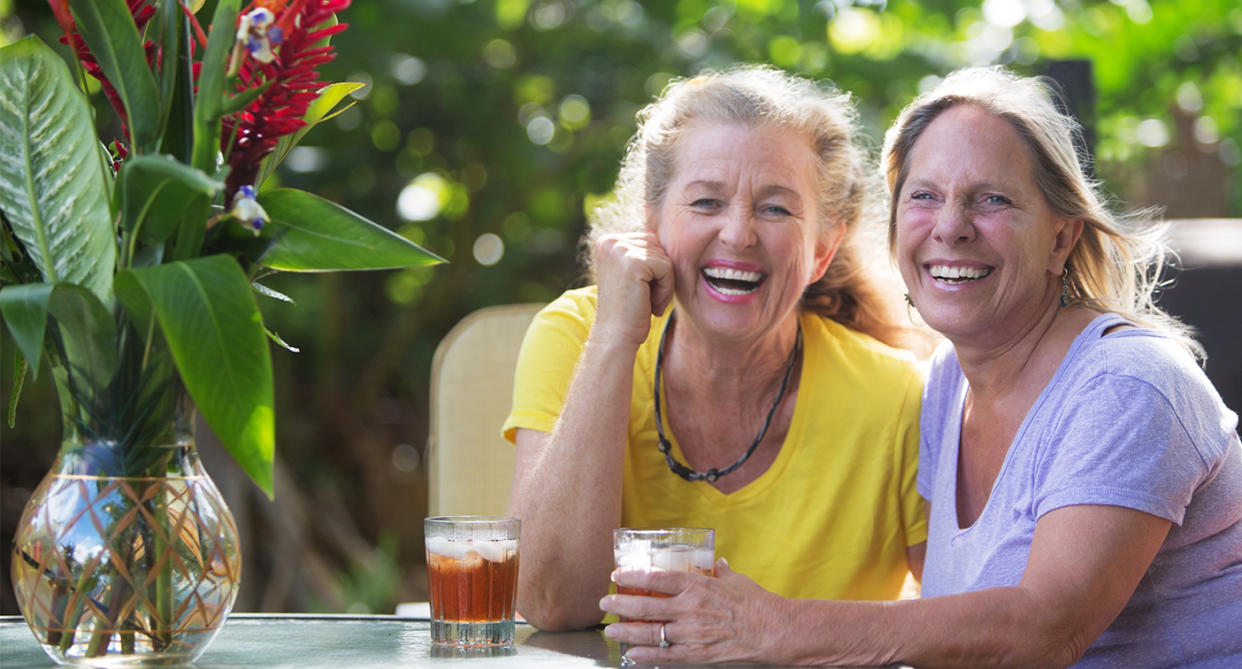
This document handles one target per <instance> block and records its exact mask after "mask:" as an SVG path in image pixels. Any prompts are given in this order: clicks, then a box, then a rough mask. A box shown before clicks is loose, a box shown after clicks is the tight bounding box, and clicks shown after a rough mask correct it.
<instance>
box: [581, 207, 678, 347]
mask: <svg viewBox="0 0 1242 669" xmlns="http://www.w3.org/2000/svg"><path fill="white" fill-rule="evenodd" d="M595 280H596V283H597V284H598V288H599V306H598V313H597V314H596V317H595V325H594V327H593V328H592V330H591V337H592V339H594V338H595V337H597V336H599V337H604V338H605V341H607V340H611V341H612V342H613V343H624V344H628V345H633V346H634V347H635V348H637V347H638V346H640V345H642V343H643V341H645V340H646V339H647V335H648V333H650V331H651V317H652V316H653V315H656V316H658V315H660V314H662V313H664V310H665V309H666V308H667V307H668V305H669V303H670V302H672V301H673V264H672V262H670V261H669V258H668V255H667V254H666V253H665V252H664V247H662V246H660V241H659V239H657V238H656V236H655V234H654V233H650V232H629V233H623V234H612V235H604V236H603V237H601V238H600V240H599V242H598V243H597V244H596V246H595Z"/></svg>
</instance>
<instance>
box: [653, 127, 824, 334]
mask: <svg viewBox="0 0 1242 669" xmlns="http://www.w3.org/2000/svg"><path fill="white" fill-rule="evenodd" d="M816 165H817V161H816V157H815V154H814V153H813V152H812V150H811V147H810V143H809V142H808V140H807V139H806V138H805V137H803V136H801V135H799V134H798V133H795V132H794V131H792V130H786V129H783V128H777V127H760V128H752V127H749V126H746V125H740V124H726V123H713V122H707V121H695V122H692V123H691V124H690V125H688V126H687V127H686V128H685V129H684V130H683V132H682V134H681V137H680V138H679V139H678V141H677V148H676V158H675V160H674V168H673V174H672V179H671V181H670V183H669V184H668V188H667V190H666V191H665V194H664V198H663V200H662V201H661V202H660V203H659V204H658V206H657V209H656V210H655V211H650V212H649V216H650V219H649V223H650V224H652V225H654V226H655V230H656V232H657V234H658V236H659V238H660V244H661V245H662V246H663V247H664V249H665V251H666V252H667V253H668V255H669V258H670V259H671V260H672V262H673V266H674V286H675V288H676V293H677V301H678V304H679V305H680V306H681V307H682V309H683V311H685V312H686V313H687V315H688V316H689V318H690V320H692V321H693V322H694V323H695V324H696V325H697V326H698V328H700V329H703V330H706V331H710V332H713V333H715V334H717V335H719V336H723V337H726V338H730V339H744V338H749V337H754V336H758V335H761V334H762V333H764V332H766V331H768V330H769V329H771V328H774V327H778V326H780V325H782V324H786V323H788V324H790V327H792V323H793V322H794V321H795V319H796V312H795V307H796V306H797V304H798V301H799V299H800V298H801V296H802V291H803V290H804V289H805V288H806V286H807V285H808V284H810V283H811V282H813V281H815V280H817V279H818V278H819V277H820V276H822V275H823V273H824V271H825V270H826V269H827V267H828V262H829V260H831V258H832V254H833V252H834V251H835V250H836V245H837V243H838V242H839V241H840V239H841V236H842V234H843V228H842V227H841V226H840V225H837V226H832V227H831V228H829V229H827V230H825V229H824V227H825V226H823V225H822V224H821V219H820V214H819V212H818V210H817V200H816V193H817V188H816V183H817V182H816V180H817V177H818V172H817V169H816Z"/></svg>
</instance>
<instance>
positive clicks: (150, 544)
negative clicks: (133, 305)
mask: <svg viewBox="0 0 1242 669" xmlns="http://www.w3.org/2000/svg"><path fill="white" fill-rule="evenodd" d="M122 325H123V327H127V326H125V325H124V324H122ZM129 331H130V332H132V331H133V330H132V328H129ZM158 343H160V342H157V344H158ZM138 353H140V354H138ZM64 359H69V356H65V358H64ZM117 359H118V363H117V364H115V365H109V366H108V367H107V368H106V371H107V373H106V374H97V373H92V372H93V371H94V370H92V369H91V368H88V367H86V366H74V365H71V364H64V362H63V360H61V361H55V360H54V361H53V363H54V364H53V373H54V374H55V376H56V385H57V393H58V395H59V397H60V404H61V412H62V415H63V417H64V435H65V436H64V438H63V441H62V444H61V449H60V453H59V455H58V456H57V458H56V461H55V463H54V464H53V466H52V469H51V471H50V472H49V473H48V475H47V476H46V477H45V478H44V479H43V481H42V482H41V483H40V484H39V486H38V488H36V489H35V492H34V494H33V495H32V496H31V498H30V501H29V502H28V503H27V505H26V509H25V511H24V513H23V514H22V518H21V521H20V523H19V525H18V528H17V532H16V534H15V537H14V542H13V558H12V559H13V562H12V575H13V586H14V591H15V592H16V595H17V601H18V606H19V607H20V608H21V611H22V615H23V616H24V617H25V619H26V622H27V623H28V624H29V625H30V629H31V631H32V632H33V633H34V635H35V637H36V638H37V639H38V641H39V643H40V644H41V645H42V646H43V649H44V650H45V651H46V652H47V653H48V655H49V656H50V657H51V658H52V659H53V660H55V661H56V662H59V663H62V664H81V665H88V666H108V667H124V666H155V665H167V664H185V663H189V662H193V661H194V660H195V659H196V658H198V657H199V655H201V654H202V652H203V651H204V650H205V649H206V647H207V645H208V643H210V641H211V639H212V637H214V636H215V634H216V632H218V631H219V630H220V628H221V627H222V626H223V624H224V621H225V618H226V617H227V616H228V614H229V611H230V610H231V609H232V607H233V602H234V600H235V599H236V596H237V588H238V585H239V581H240V578H241V557H240V551H239V548H238V542H237V527H236V525H235V524H234V522H233V517H232V515H231V514H230V513H229V510H228V507H227V506H226V505H225V503H224V499H223V498H222V497H221V495H220V492H219V490H218V489H217V488H216V486H215V484H214V483H212V481H211V479H210V478H209V477H208V476H207V473H206V472H205V471H204V469H203V466H202V464H201V463H200V462H199V459H198V454H197V452H196V451H195V447H194V435H193V417H194V407H193V404H192V403H191V402H190V400H189V397H188V395H187V394H186V392H185V389H184V386H183V384H182V383H181V380H180V377H179V376H178V375H177V372H176V369H175V367H174V366H173V364H172V359H171V356H169V355H168V353H167V351H166V350H164V351H161V350H160V347H159V346H149V347H148V346H144V347H142V349H141V350H139V351H130V350H126V349H124V348H122V349H120V350H119V351H118V355H117ZM57 362H60V363H61V364H56V363H57Z"/></svg>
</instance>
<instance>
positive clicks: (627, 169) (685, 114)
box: [583, 65, 927, 349]
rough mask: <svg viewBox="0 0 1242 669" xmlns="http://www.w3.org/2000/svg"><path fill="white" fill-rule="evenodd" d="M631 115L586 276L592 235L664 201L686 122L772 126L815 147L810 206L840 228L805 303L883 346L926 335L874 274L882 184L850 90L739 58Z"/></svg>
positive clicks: (634, 225) (626, 228)
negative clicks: (633, 128)
mask: <svg viewBox="0 0 1242 669" xmlns="http://www.w3.org/2000/svg"><path fill="white" fill-rule="evenodd" d="M637 118H638V130H637V132H636V133H635V134H634V136H633V137H632V138H631V139H630V142H629V144H628V146H627V147H626V152H625V157H624V159H623V160H622V162H621V170H620V173H619V174H618V175H617V182H616V186H615V188H614V190H613V193H612V195H611V196H610V197H609V198H607V199H606V200H604V201H603V202H602V203H601V204H600V205H598V206H597V207H595V209H594V211H592V212H591V214H590V215H589V217H588V219H589V227H588V230H587V233H586V235H585V236H584V238H583V247H584V252H585V260H586V265H587V267H588V270H589V271H590V272H591V276H592V278H593V277H594V265H595V262H594V251H595V246H596V242H597V241H598V240H599V238H600V237H601V236H603V235H605V234H609V233H616V232H630V231H641V230H643V229H644V226H645V225H646V213H645V212H646V208H647V207H648V206H650V207H655V208H658V206H659V204H660V203H661V202H662V200H663V198H664V196H665V193H666V190H667V188H668V184H669V183H670V182H671V180H672V176H673V166H674V164H675V160H676V156H677V144H678V140H679V139H680V137H681V135H682V132H683V130H684V129H685V128H686V126H687V125H688V124H690V123H691V122H693V121H700V120H702V121H708V122H714V123H738V124H744V125H746V126H749V127H753V128H758V127H773V126H775V127H779V128H783V129H788V130H792V131H794V132H796V133H798V134H800V135H802V136H804V137H806V138H807V141H808V142H809V143H810V145H811V147H812V149H813V150H814V152H815V155H816V158H817V163H818V167H819V174H818V178H817V185H818V189H819V192H818V193H817V200H818V201H817V203H816V212H817V213H818V220H819V221H820V225H821V226H823V231H824V232H826V231H827V230H829V229H831V227H832V226H834V225H842V226H844V228H845V235H844V237H843V238H842V241H841V245H840V246H839V247H838V250H837V254H836V256H835V257H834V258H833V259H832V262H831V263H830V264H829V266H828V271H827V272H825V274H824V276H823V278H821V279H820V280H819V281H817V282H815V283H813V284H811V285H810V286H808V287H807V288H806V290H805V291H804V292H803V295H802V304H803V307H804V308H806V309H810V310H811V311H814V312H816V313H818V314H820V315H823V316H826V317H828V318H832V319H833V320H836V321H838V322H840V323H842V324H844V325H846V326H849V327H851V328H853V329H855V330H859V331H861V332H864V333H866V334H869V335H871V336H873V337H875V338H876V339H879V340H881V341H883V342H885V343H888V344H890V345H894V346H906V347H910V348H915V349H918V348H921V347H923V345H924V343H925V342H926V341H927V339H926V338H925V337H922V336H919V335H912V333H911V330H912V329H911V328H909V327H906V326H904V325H902V324H901V323H900V322H899V321H898V320H897V319H896V318H895V316H894V315H895V313H896V312H895V310H894V309H892V307H891V302H894V301H896V300H897V299H899V298H898V294H899V293H898V292H896V291H886V290H885V289H886V285H885V284H884V282H883V281H882V280H880V277H881V276H883V275H884V274H885V272H887V271H889V268H888V267H887V264H888V263H887V261H886V259H885V258H884V252H883V242H882V234H883V233H882V228H883V225H882V223H881V221H882V220H883V216H884V214H883V187H882V185H881V184H880V183H879V180H878V178H876V174H875V171H874V169H873V167H872V165H873V164H874V162H873V160H872V158H871V156H870V154H869V152H868V150H867V149H866V148H865V147H864V145H863V144H862V143H861V133H860V131H859V129H858V120H857V112H856V111H855V109H854V106H853V104H852V102H851V100H850V96H849V94H848V93H843V92H841V91H839V90H837V89H835V88H833V87H831V86H828V85H820V84H816V83H815V82H813V81H810V80H808V79H804V78H801V77H795V76H792V75H790V74H787V73H785V72H782V71H780V70H777V69H774V68H771V67H766V66H754V65H748V66H738V67H734V68H732V69H729V70H726V71H723V72H708V73H704V74H700V75H698V76H695V77H692V78H688V79H680V80H675V81H673V82H672V83H670V84H669V85H668V86H667V87H666V88H665V89H664V92H663V93H662V94H661V95H660V96H659V98H658V99H656V100H655V101H654V102H652V103H651V104H649V105H647V106H646V107H645V108H643V109H642V110H641V111H639V113H638V116H637ZM889 292H891V294H886V293H889Z"/></svg>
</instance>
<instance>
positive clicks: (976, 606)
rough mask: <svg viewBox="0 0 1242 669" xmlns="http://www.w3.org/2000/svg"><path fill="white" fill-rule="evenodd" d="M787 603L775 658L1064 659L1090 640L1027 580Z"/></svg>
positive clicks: (971, 663)
mask: <svg viewBox="0 0 1242 669" xmlns="http://www.w3.org/2000/svg"><path fill="white" fill-rule="evenodd" d="M784 608H785V610H784V612H783V613H782V616H781V618H782V620H783V621H784V623H785V624H784V629H783V630H782V631H781V632H780V634H779V638H778V639H774V640H773V644H772V648H773V649H774V650H773V654H774V657H773V658H772V659H776V660H779V661H783V662H786V663H789V664H800V665H824V664H827V665H887V664H893V663H904V664H910V665H913V666H915V667H919V668H920V669H922V668H923V667H929V668H936V667H961V668H974V667H980V668H983V667H1065V666H1069V665H1070V664H1073V663H1074V662H1075V661H1077V659H1078V658H1079V657H1080V656H1081V654H1082V652H1083V651H1084V650H1086V647H1087V645H1089V643H1090V641H1089V640H1088V639H1085V638H1082V635H1081V634H1079V633H1078V631H1076V630H1075V629H1074V628H1073V627H1072V626H1071V625H1068V624H1066V623H1068V621H1067V620H1066V619H1065V617H1064V616H1058V615H1055V614H1054V613H1050V612H1049V611H1047V610H1046V607H1044V606H1041V604H1040V602H1039V599H1038V597H1037V596H1036V595H1035V594H1034V593H1032V592H1030V591H1028V590H1026V589H1023V588H1021V587H1009V588H990V589H987V590H981V591H977V592H970V593H963V594H958V595H948V596H944V597H932V598H928V599H913V600H903V601H896V602H841V601H818V600H785V606H784ZM1041 609H1044V610H1041ZM782 653H787V655H786V656H784V657H780V656H779V655H780V654H782Z"/></svg>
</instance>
